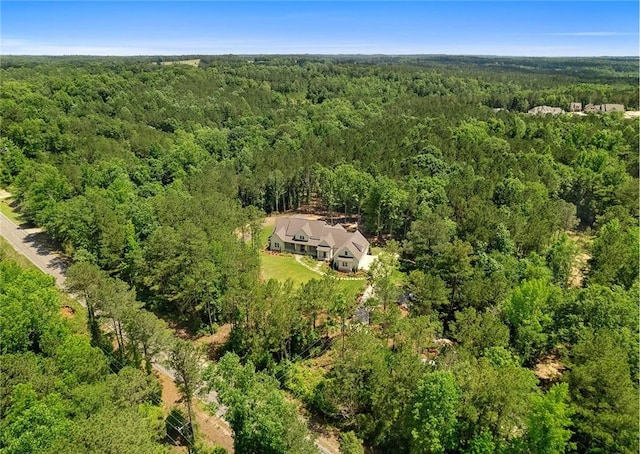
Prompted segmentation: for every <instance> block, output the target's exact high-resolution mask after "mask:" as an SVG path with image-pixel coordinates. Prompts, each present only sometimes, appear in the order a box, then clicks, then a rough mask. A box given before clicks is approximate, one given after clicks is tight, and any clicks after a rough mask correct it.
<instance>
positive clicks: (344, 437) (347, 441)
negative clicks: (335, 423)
mask: <svg viewBox="0 0 640 454" xmlns="http://www.w3.org/2000/svg"><path fill="white" fill-rule="evenodd" d="M340 452H341V453H342V454H364V447H363V446H362V440H360V439H359V438H358V436H357V435H356V434H355V433H354V432H353V431H349V432H342V433H341V434H340Z"/></svg>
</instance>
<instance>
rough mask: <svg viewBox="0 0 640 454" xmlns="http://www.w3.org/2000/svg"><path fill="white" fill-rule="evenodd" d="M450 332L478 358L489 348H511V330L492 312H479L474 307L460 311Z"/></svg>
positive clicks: (450, 326) (451, 324)
mask: <svg viewBox="0 0 640 454" xmlns="http://www.w3.org/2000/svg"><path fill="white" fill-rule="evenodd" d="M449 330H450V331H451V336H453V338H454V339H456V340H457V341H458V342H459V343H460V344H461V345H462V347H464V348H465V349H467V350H468V351H470V352H471V354H473V355H474V356H476V357H479V356H480V355H481V354H482V353H483V352H484V351H485V350H486V349H488V348H491V347H503V348H506V347H508V346H509V328H508V327H507V326H506V325H505V324H504V323H502V321H501V320H500V318H499V317H498V316H497V315H495V314H494V313H492V312H490V311H486V312H477V311H476V310H475V309H474V308H472V307H467V308H465V309H463V310H462V311H458V312H456V313H455V321H453V322H451V323H450V324H449Z"/></svg>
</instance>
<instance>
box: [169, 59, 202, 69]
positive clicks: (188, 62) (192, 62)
mask: <svg viewBox="0 0 640 454" xmlns="http://www.w3.org/2000/svg"><path fill="white" fill-rule="evenodd" d="M160 64H161V65H162V66H171V65H187V66H193V67H194V68H197V67H198V66H200V59H199V58H196V59H193V60H173V61H162V62H160Z"/></svg>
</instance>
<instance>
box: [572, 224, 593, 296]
mask: <svg viewBox="0 0 640 454" xmlns="http://www.w3.org/2000/svg"><path fill="white" fill-rule="evenodd" d="M567 236H568V237H569V239H570V240H572V241H573V242H574V243H575V245H576V247H577V248H578V254H577V255H576V257H575V259H574V260H573V264H572V267H571V274H570V275H569V287H573V288H580V287H582V283H583V282H584V277H585V275H586V274H587V273H588V268H589V266H588V264H589V259H591V254H589V246H590V244H591V242H592V241H593V237H591V236H588V235H585V234H583V233H578V232H567Z"/></svg>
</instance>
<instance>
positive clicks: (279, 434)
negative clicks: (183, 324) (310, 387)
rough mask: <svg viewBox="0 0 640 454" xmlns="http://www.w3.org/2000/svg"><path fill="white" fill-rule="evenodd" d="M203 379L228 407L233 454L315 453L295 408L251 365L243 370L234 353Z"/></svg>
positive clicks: (274, 382)
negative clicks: (238, 453)
mask: <svg viewBox="0 0 640 454" xmlns="http://www.w3.org/2000/svg"><path fill="white" fill-rule="evenodd" d="M205 375H206V381H207V383H208V386H209V389H215V390H216V391H218V396H219V398H220V402H221V403H223V404H224V405H227V406H228V411H227V413H226V418H227V420H228V421H229V424H230V425H231V428H232V429H233V432H234V449H235V451H236V452H262V453H266V454H276V453H281V454H284V453H293V452H295V453H300V454H311V453H315V452H317V448H316V447H315V446H314V444H313V441H312V439H311V437H310V436H309V433H308V431H307V429H306V427H305V425H304V423H303V421H301V420H300V417H299V415H298V412H297V410H296V408H295V406H294V405H293V404H292V403H291V402H288V401H287V399H286V398H285V396H284V393H283V392H282V391H280V390H279V389H278V383H277V381H276V380H275V379H274V378H273V377H270V376H268V375H266V374H264V373H260V372H258V373H256V372H255V370H254V367H253V364H252V363H251V362H249V363H247V364H246V365H244V366H243V365H242V364H240V358H239V357H238V356H237V355H235V354H233V353H227V354H226V355H225V356H223V357H222V359H221V360H220V361H219V362H218V364H217V365H215V366H212V367H211V368H209V369H208V370H207V372H206V374H205Z"/></svg>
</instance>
